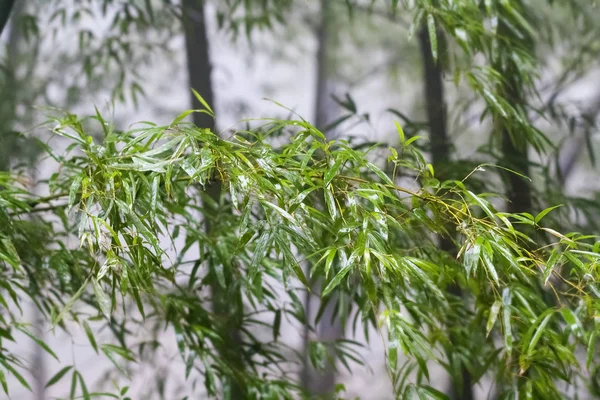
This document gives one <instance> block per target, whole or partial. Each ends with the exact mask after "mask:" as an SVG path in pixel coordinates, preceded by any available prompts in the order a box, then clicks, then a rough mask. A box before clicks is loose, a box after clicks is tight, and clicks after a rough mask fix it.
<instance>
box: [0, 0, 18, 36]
mask: <svg viewBox="0 0 600 400" xmlns="http://www.w3.org/2000/svg"><path fill="white" fill-rule="evenodd" d="M21 1H23V0H21ZM14 5H15V0H0V35H1V34H2V31H4V28H5V27H6V24H7V23H8V19H9V18H10V13H11V11H12V9H13V6H14Z"/></svg>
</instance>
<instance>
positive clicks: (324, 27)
mask: <svg viewBox="0 0 600 400" xmlns="http://www.w3.org/2000/svg"><path fill="white" fill-rule="evenodd" d="M329 3H330V1H328V0H321V3H320V13H319V14H320V21H319V25H318V26H317V30H316V40H317V46H318V48H317V55H316V69H317V71H316V72H317V76H316V87H315V108H314V116H315V127H316V128H317V129H319V130H321V131H323V130H324V129H325V127H326V126H327V123H328V122H330V121H331V117H332V113H333V112H334V106H333V101H332V100H331V97H332V91H333V90H334V85H333V82H332V81H331V79H330V76H329V70H330V67H331V66H330V65H329V64H330V63H329V62H328V54H329V53H328V52H329V43H328V42H329V34H330V28H331V20H330V17H331V6H330V5H329ZM323 133H324V134H326V135H327V132H323ZM308 272H309V271H307V276H308ZM320 291H321V288H320V282H312V292H313V293H315V294H320ZM314 300H315V299H313V298H312V296H311V293H308V292H307V295H306V299H305V309H306V319H307V321H306V322H307V325H306V327H305V331H304V341H305V342H304V350H305V360H304V367H303V371H302V383H303V386H304V388H305V389H306V390H307V391H308V393H309V394H311V395H325V394H330V393H333V391H334V390H335V383H336V373H335V358H334V357H333V353H330V356H331V357H332V359H331V360H332V362H328V363H327V366H326V368H325V371H323V372H319V371H316V370H315V369H314V368H313V367H312V366H311V363H310V359H309V354H308V350H309V345H310V329H309V327H310V324H311V322H312V321H314V318H315V317H316V310H314V308H315V307H314V306H316V305H318V304H319V303H318V302H317V301H314ZM336 304H337V299H335V298H332V299H331V300H330V301H329V303H328V304H327V306H326V308H325V311H324V312H323V314H322V317H321V319H320V321H319V323H318V324H316V326H315V336H316V340H317V341H319V342H324V343H333V342H335V341H336V340H337V339H340V338H342V337H343V335H344V330H343V326H342V321H341V320H340V318H338V316H336V315H335V307H336Z"/></svg>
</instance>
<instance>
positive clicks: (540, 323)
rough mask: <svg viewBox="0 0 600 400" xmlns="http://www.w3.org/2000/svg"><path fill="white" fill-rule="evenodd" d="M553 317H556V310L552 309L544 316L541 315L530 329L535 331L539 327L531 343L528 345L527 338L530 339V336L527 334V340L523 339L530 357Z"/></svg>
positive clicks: (543, 314)
mask: <svg viewBox="0 0 600 400" xmlns="http://www.w3.org/2000/svg"><path fill="white" fill-rule="evenodd" d="M552 315H554V310H553V309H550V310H546V311H545V312H544V313H542V315H540V316H539V317H538V318H537V319H536V321H535V322H534V323H533V324H532V326H531V328H530V329H533V328H535V327H536V326H537V328H536V329H535V333H534V334H533V336H532V337H531V341H529V343H528V344H527V343H526V342H527V340H526V338H528V337H529V336H530V335H529V334H526V335H525V338H523V342H524V345H525V344H527V350H526V352H525V353H526V354H527V355H528V356H530V355H531V354H532V353H533V350H535V346H536V344H537V343H538V341H539V340H540V338H541V337H542V334H543V333H544V329H545V328H546V325H548V322H550V318H552Z"/></svg>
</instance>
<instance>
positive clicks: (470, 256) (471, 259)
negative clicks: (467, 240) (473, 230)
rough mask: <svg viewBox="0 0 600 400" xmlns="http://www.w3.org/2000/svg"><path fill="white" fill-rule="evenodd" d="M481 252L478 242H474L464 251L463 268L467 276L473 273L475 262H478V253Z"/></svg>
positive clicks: (475, 266) (475, 267)
mask: <svg viewBox="0 0 600 400" xmlns="http://www.w3.org/2000/svg"><path fill="white" fill-rule="evenodd" d="M480 253H481V247H480V246H479V243H477V242H476V243H475V244H473V245H471V246H470V247H469V248H468V249H467V251H465V255H464V260H465V270H466V272H467V277H470V276H471V273H475V272H476V270H477V264H479V255H480Z"/></svg>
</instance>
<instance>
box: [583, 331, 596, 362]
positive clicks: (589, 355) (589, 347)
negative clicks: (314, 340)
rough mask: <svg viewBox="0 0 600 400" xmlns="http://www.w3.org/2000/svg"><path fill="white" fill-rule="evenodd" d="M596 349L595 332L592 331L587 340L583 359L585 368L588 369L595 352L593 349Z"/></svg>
mask: <svg viewBox="0 0 600 400" xmlns="http://www.w3.org/2000/svg"><path fill="white" fill-rule="evenodd" d="M595 349H596V332H595V331H594V332H592V333H591V334H590V338H589V339H588V342H587V356H586V359H585V366H586V368H587V369H588V371H589V369H590V365H592V361H594V354H595V353H596V351H595Z"/></svg>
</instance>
